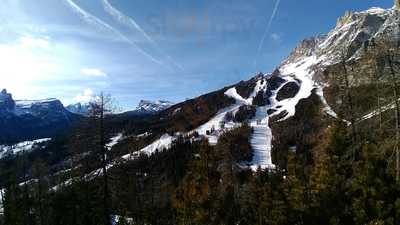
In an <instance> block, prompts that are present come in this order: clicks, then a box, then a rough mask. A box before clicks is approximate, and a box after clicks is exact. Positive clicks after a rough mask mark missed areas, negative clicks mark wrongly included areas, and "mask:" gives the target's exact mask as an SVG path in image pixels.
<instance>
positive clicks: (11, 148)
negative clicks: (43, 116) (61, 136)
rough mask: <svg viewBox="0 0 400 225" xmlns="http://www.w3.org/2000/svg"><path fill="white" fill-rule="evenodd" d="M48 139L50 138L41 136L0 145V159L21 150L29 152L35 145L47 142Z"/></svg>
mask: <svg viewBox="0 0 400 225" xmlns="http://www.w3.org/2000/svg"><path fill="white" fill-rule="evenodd" d="M50 140H51V138H42V139H37V140H33V141H23V142H20V143H17V144H15V145H0V159H2V158H4V157H6V156H9V155H16V154H18V153H20V152H22V151H26V152H29V151H31V150H33V148H34V146H35V145H37V144H41V143H45V142H49V141H50Z"/></svg>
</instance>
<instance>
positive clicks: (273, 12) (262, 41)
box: [255, 0, 281, 67]
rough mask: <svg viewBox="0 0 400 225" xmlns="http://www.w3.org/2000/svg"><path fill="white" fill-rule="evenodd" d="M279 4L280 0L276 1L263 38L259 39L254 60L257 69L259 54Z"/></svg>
mask: <svg viewBox="0 0 400 225" xmlns="http://www.w3.org/2000/svg"><path fill="white" fill-rule="evenodd" d="M280 3H281V0H276V2H275V5H274V10H273V11H272V15H271V17H270V18H269V21H268V25H267V27H266V28H265V31H264V34H263V36H262V38H261V41H260V44H259V45H258V50H257V57H256V60H255V64H256V67H257V59H258V56H259V55H260V52H261V50H262V48H263V46H264V42H265V39H266V38H267V34H268V32H269V30H270V29H271V26H272V22H273V21H274V19H275V16H276V13H277V12H278V8H279V5H280Z"/></svg>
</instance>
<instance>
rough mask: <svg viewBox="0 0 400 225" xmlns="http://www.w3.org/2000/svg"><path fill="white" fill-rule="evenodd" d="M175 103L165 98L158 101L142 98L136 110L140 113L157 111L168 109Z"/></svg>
mask: <svg viewBox="0 0 400 225" xmlns="http://www.w3.org/2000/svg"><path fill="white" fill-rule="evenodd" d="M173 105H174V103H173V102H170V101H164V100H157V101H148V100H141V101H140V102H139V105H138V106H137V107H136V109H135V111H136V112H139V113H156V112H160V111H163V110H165V109H168V108H169V107H171V106H173Z"/></svg>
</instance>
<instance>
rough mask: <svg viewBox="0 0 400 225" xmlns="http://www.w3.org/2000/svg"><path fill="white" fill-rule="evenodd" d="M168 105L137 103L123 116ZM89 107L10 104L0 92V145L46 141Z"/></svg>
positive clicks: (51, 101)
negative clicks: (37, 140)
mask: <svg viewBox="0 0 400 225" xmlns="http://www.w3.org/2000/svg"><path fill="white" fill-rule="evenodd" d="M172 105H173V103H172V102H169V101H146V100H142V101H140V103H139V105H138V106H137V108H136V109H135V110H132V111H128V112H125V113H123V114H124V115H128V116H130V115H134V116H144V115H152V114H155V113H157V112H160V111H162V110H165V109H167V108H169V107H170V106H172ZM89 111H90V104H89V103H76V104H71V105H68V106H66V107H64V106H63V104H62V103H61V101H60V100H58V99H55V98H49V99H43V100H14V99H13V97H12V94H11V93H8V92H7V90H6V89H3V90H2V91H1V92H0V144H1V143H13V142H19V141H27V140H33V139H38V138H49V137H52V136H54V135H56V134H59V133H60V132H63V131H65V130H66V129H68V128H69V127H70V126H71V125H72V123H73V122H75V121H77V120H79V119H80V118H83V117H82V116H87V115H88V114H89Z"/></svg>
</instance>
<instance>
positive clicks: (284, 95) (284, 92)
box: [276, 82, 300, 101]
mask: <svg viewBox="0 0 400 225" xmlns="http://www.w3.org/2000/svg"><path fill="white" fill-rule="evenodd" d="M299 90H300V86H299V85H298V84H297V83H296V82H289V83H287V84H285V85H284V86H283V87H282V88H281V89H280V90H279V92H278V94H277V96H276V100H278V101H282V100H284V99H288V98H293V97H294V96H296V94H297V93H298V92H299Z"/></svg>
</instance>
